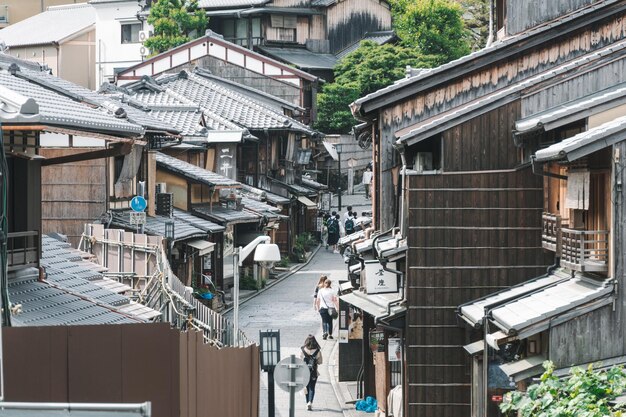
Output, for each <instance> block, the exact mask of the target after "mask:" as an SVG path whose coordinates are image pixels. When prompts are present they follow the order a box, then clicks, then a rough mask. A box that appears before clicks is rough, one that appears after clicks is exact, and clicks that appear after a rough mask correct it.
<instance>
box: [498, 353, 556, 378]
mask: <svg viewBox="0 0 626 417" xmlns="http://www.w3.org/2000/svg"><path fill="white" fill-rule="evenodd" d="M545 361H546V358H545V357H544V356H541V355H537V356H530V357H528V358H525V359H521V360H519V361H515V362H510V363H505V364H502V365H500V369H502V372H504V373H505V374H507V376H508V377H509V378H512V379H513V381H515V382H519V381H523V380H524V379H526V378H530V377H533V376H535V375H540V374H542V373H543V371H544V369H543V363H544V362H545Z"/></svg>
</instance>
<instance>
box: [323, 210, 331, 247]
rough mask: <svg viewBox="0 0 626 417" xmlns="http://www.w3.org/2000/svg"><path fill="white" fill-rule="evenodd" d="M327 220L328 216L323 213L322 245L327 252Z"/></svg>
mask: <svg viewBox="0 0 626 417" xmlns="http://www.w3.org/2000/svg"><path fill="white" fill-rule="evenodd" d="M328 219H330V214H328V213H324V217H323V220H322V245H324V247H325V248H326V250H328Z"/></svg>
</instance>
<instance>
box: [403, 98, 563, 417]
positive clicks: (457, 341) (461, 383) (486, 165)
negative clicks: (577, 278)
mask: <svg viewBox="0 0 626 417" xmlns="http://www.w3.org/2000/svg"><path fill="white" fill-rule="evenodd" d="M517 114H519V103H512V104H511V105H508V106H505V107H503V108H500V109H497V110H494V111H492V112H490V113H487V114H485V115H483V116H481V117H477V118H476V119H474V120H472V121H470V122H466V123H463V124H462V125H460V126H457V127H455V128H453V129H450V130H449V131H446V132H444V133H443V135H442V144H441V146H442V149H443V151H442V155H443V160H442V166H443V167H445V168H444V172H443V173H440V174H437V175H411V176H410V177H409V190H408V193H409V213H408V218H409V229H408V239H409V247H410V248H409V254H408V259H409V265H408V268H407V288H408V292H407V304H408V313H407V333H406V340H405V344H406V360H407V370H406V384H407V391H406V393H407V396H408V404H407V406H408V408H407V411H408V414H407V415H420V416H463V415H469V414H470V393H471V382H472V381H471V374H470V371H469V370H470V366H469V364H470V363H469V357H468V356H467V354H466V353H465V351H464V350H463V345H464V344H466V343H467V342H468V337H469V334H467V333H466V331H465V330H464V329H463V328H461V327H459V326H458V321H457V318H456V313H455V311H456V308H457V306H459V305H460V304H463V303H465V302H468V301H471V300H473V299H476V298H479V297H482V296H485V295H487V294H490V293H493V292H495V291H498V290H500V289H503V288H506V287H508V286H511V285H515V284H518V283H521V282H524V281H526V280H528V279H530V278H532V277H535V276H539V275H541V274H542V273H544V272H545V270H546V267H547V266H548V265H550V264H552V263H553V256H552V255H551V254H548V253H546V252H544V251H543V250H542V247H541V233H540V230H541V212H542V207H543V188H542V180H541V178H540V177H537V176H535V175H533V174H532V172H531V169H530V167H528V166H525V167H519V163H518V156H517V149H515V146H514V145H513V142H512V140H510V131H511V129H512V124H513V123H514V120H515V117H516V115H517Z"/></svg>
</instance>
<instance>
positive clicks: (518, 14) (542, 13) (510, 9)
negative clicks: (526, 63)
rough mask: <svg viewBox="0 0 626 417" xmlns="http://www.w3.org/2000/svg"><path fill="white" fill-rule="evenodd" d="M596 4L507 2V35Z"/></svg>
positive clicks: (533, 0)
mask: <svg viewBox="0 0 626 417" xmlns="http://www.w3.org/2000/svg"><path fill="white" fill-rule="evenodd" d="M594 2H595V0H559V1H544V0H530V1H529V0H526V1H507V2H506V16H507V23H506V31H507V34H509V35H513V34H515V33H519V32H522V31H524V30H526V29H529V28H531V27H534V26H537V25H539V24H541V23H545V22H547V21H550V20H552V19H554V18H557V17H559V16H563V15H566V14H568V13H571V12H572V11H574V10H577V9H578V8H580V7H583V6H586V5H589V4H591V3H594Z"/></svg>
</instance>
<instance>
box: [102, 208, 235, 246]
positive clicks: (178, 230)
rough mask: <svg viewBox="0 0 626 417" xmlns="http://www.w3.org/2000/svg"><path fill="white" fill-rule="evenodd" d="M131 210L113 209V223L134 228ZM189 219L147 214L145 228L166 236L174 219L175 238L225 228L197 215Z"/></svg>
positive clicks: (150, 231)
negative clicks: (191, 220) (168, 226)
mask: <svg viewBox="0 0 626 417" xmlns="http://www.w3.org/2000/svg"><path fill="white" fill-rule="evenodd" d="M130 212H131V210H115V211H113V220H112V221H111V224H113V225H114V226H117V227H123V228H125V229H129V230H134V229H135V228H136V226H134V225H131V224H130ZM177 213H180V211H177ZM194 217H195V216H194ZM188 220H190V219H189V217H186V219H182V218H180V217H178V216H177V215H174V216H173V217H172V218H169V217H166V216H159V215H156V216H146V224H145V225H144V230H145V232H146V233H148V234H151V235H156V236H165V224H166V222H168V221H174V240H186V239H191V238H205V237H207V235H208V233H212V232H213V231H216V232H217V231H222V230H224V228H223V227H221V226H219V225H217V224H215V223H212V222H209V221H206V220H204V219H201V218H197V217H196V218H195V221H194V222H193V223H191V222H190V221H188ZM199 224H202V227H198V226H196V225H199Z"/></svg>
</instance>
